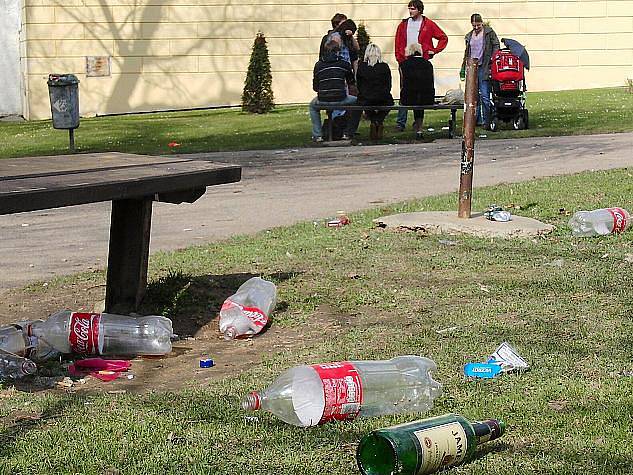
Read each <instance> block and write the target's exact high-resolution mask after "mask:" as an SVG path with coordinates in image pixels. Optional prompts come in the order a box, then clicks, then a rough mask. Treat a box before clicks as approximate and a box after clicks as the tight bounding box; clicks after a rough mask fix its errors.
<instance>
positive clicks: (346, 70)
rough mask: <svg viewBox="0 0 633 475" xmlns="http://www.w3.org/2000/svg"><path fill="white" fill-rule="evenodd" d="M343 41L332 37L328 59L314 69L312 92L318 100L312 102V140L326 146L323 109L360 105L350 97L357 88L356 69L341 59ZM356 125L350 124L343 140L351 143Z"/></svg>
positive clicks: (327, 50)
mask: <svg viewBox="0 0 633 475" xmlns="http://www.w3.org/2000/svg"><path fill="white" fill-rule="evenodd" d="M340 49H341V38H340V37H339V36H338V35H334V36H332V37H331V38H330V39H329V40H328V42H327V43H326V44H325V57H324V59H323V60H319V61H317V63H316V64H315V65H314V74H313V78H312V89H314V91H315V92H316V93H317V97H315V98H314V99H312V102H310V121H311V122H312V140H313V141H315V142H323V128H322V125H321V112H320V110H319V109H318V108H317V106H320V105H326V106H331V105H350V104H355V103H356V96H350V95H349V94H348V93H347V86H348V85H351V84H354V83H355V81H354V72H353V71H352V65H351V64H350V63H348V62H347V61H344V60H343V59H341V58H340V56H339V51H340ZM352 125H353V124H352V121H348V123H347V129H346V131H345V132H344V133H343V137H342V138H343V140H349V139H350V138H351V137H352V135H353V134H354V130H353V129H352V128H351V127H352Z"/></svg>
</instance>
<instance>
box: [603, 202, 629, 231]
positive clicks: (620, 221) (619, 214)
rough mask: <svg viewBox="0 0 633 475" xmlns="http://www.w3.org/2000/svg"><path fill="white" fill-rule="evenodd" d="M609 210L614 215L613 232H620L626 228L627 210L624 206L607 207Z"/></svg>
mask: <svg viewBox="0 0 633 475" xmlns="http://www.w3.org/2000/svg"><path fill="white" fill-rule="evenodd" d="M607 211H608V212H609V213H611V216H613V231H612V232H613V233H614V234H618V233H621V232H624V230H625V229H626V225H627V221H626V212H625V211H624V210H623V209H622V208H607Z"/></svg>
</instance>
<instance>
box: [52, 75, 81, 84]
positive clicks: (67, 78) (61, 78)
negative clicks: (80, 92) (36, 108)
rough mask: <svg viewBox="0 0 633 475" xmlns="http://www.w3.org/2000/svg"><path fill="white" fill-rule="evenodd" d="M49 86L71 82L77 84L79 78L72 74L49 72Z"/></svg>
mask: <svg viewBox="0 0 633 475" xmlns="http://www.w3.org/2000/svg"><path fill="white" fill-rule="evenodd" d="M46 82H47V83H48V85H49V86H70V85H71V84H79V79H77V76H75V75H74V74H49V75H48V81H46Z"/></svg>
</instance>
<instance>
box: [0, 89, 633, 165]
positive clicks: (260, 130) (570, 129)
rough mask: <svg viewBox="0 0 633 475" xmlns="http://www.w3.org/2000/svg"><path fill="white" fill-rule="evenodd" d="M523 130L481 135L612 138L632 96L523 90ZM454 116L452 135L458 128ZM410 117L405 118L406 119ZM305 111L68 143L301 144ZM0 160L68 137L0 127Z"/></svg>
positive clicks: (161, 147)
mask: <svg viewBox="0 0 633 475" xmlns="http://www.w3.org/2000/svg"><path fill="white" fill-rule="evenodd" d="M527 106H528V109H529V111H530V129H529V130H524V131H514V130H509V129H511V126H510V125H509V124H505V125H502V130H501V131H500V132H497V133H492V132H482V133H485V135H487V137H488V138H507V137H527V136H555V135H571V134H591V133H613V132H625V131H631V130H633V95H631V94H628V93H627V92H626V89H625V88H610V89H587V90H577V91H561V92H539V93H528V100H527ZM448 115H449V112H448V111H428V112H427V113H426V115H425V121H424V124H425V127H432V128H434V129H435V131H434V132H425V136H426V137H427V139H429V140H431V139H434V138H441V137H446V131H442V130H441V129H442V127H443V126H445V125H446V121H447V120H448ZM461 115H462V113H461V111H459V112H458V124H457V130H458V131H460V130H461V126H462V125H461ZM411 120H412V119H411ZM394 121H395V113H393V112H392V113H391V114H390V116H389V118H388V120H387V123H386V127H385V131H386V136H385V140H384V143H392V142H394V141H396V142H397V141H410V140H411V139H412V135H413V133H412V132H410V131H409V130H407V132H406V133H404V134H394V133H393V132H392V130H393V125H394ZM368 129H369V127H368V125H367V123H366V122H362V123H361V127H360V132H361V136H360V138H359V140H360V141H361V142H363V141H367V140H368V135H369V131H368ZM310 130H311V128H310V118H309V116H308V110H307V106H305V105H303V106H293V107H278V108H277V109H276V110H275V111H274V112H272V113H270V114H265V115H253V114H248V113H242V112H241V111H239V110H235V109H228V110H227V109H220V110H211V111H194V112H172V113H156V114H143V115H129V116H113V117H97V118H87V119H82V121H81V126H80V128H79V129H77V131H76V134H75V135H76V137H75V141H76V144H77V147H78V151H79V152H102V151H120V152H129V153H141V154H169V153H171V152H170V148H169V147H168V146H167V144H168V143H170V142H174V141H175V142H177V143H180V144H181V145H180V147H178V148H176V149H174V150H175V151H177V152H178V153H191V152H210V151H224V150H249V149H264V148H267V149H273V148H289V147H302V146H306V145H309V144H310ZM0 143H2V144H3V147H2V150H0V158H6V157H22V156H31V155H56V154H62V153H67V151H68V134H67V132H66V131H62V130H54V129H53V128H52V127H51V123H50V121H33V122H27V123H7V122H0Z"/></svg>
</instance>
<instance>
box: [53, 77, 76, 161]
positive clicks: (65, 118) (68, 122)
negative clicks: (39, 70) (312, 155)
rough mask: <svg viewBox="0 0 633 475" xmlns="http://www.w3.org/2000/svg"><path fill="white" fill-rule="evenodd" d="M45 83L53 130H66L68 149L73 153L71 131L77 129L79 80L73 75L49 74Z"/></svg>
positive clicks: (73, 145) (73, 143) (73, 142)
mask: <svg viewBox="0 0 633 475" xmlns="http://www.w3.org/2000/svg"><path fill="white" fill-rule="evenodd" d="M47 83H48V95H49V97H50V101H51V117H52V119H53V128H55V129H68V131H69V134H70V149H71V150H73V151H74V149H75V141H74V134H73V130H74V129H76V128H77V127H79V79H77V76H75V75H74V74H49V75H48V81H47Z"/></svg>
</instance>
